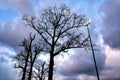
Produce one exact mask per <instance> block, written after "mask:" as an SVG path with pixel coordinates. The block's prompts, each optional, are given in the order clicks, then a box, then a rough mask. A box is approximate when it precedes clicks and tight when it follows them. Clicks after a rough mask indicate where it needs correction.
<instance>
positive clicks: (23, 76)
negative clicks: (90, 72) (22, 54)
mask: <svg viewBox="0 0 120 80" xmlns="http://www.w3.org/2000/svg"><path fill="white" fill-rule="evenodd" d="M28 56H29V53H27V58H26V61H25V67H24V69H23V75H22V80H25V76H26V68H27V65H28V63H27V62H28Z"/></svg>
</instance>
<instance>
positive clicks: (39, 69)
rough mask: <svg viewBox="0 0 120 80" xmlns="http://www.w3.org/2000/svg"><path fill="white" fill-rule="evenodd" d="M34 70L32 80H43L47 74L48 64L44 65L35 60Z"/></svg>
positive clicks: (43, 62) (44, 63)
mask: <svg viewBox="0 0 120 80" xmlns="http://www.w3.org/2000/svg"><path fill="white" fill-rule="evenodd" d="M34 68H35V70H34V75H33V76H34V78H35V79H36V80H45V78H46V77H47V73H48V64H47V63H46V61H43V60H37V61H36V63H35V66H34Z"/></svg>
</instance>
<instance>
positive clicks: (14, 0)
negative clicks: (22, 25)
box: [8, 0, 34, 15]
mask: <svg viewBox="0 0 120 80" xmlns="http://www.w3.org/2000/svg"><path fill="white" fill-rule="evenodd" d="M8 1H9V3H10V4H11V5H12V7H13V8H15V9H16V10H17V11H18V12H20V13H21V14H29V15H33V14H34V6H33V4H32V0H8Z"/></svg>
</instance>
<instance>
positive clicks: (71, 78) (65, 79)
mask: <svg viewBox="0 0 120 80" xmlns="http://www.w3.org/2000/svg"><path fill="white" fill-rule="evenodd" d="M63 80H79V79H77V78H76V77H66V78H63Z"/></svg>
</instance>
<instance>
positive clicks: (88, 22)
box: [83, 19, 91, 26]
mask: <svg viewBox="0 0 120 80" xmlns="http://www.w3.org/2000/svg"><path fill="white" fill-rule="evenodd" d="M90 23H91V19H88V20H86V21H85V22H84V23H83V26H88V25H89V24H90Z"/></svg>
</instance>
